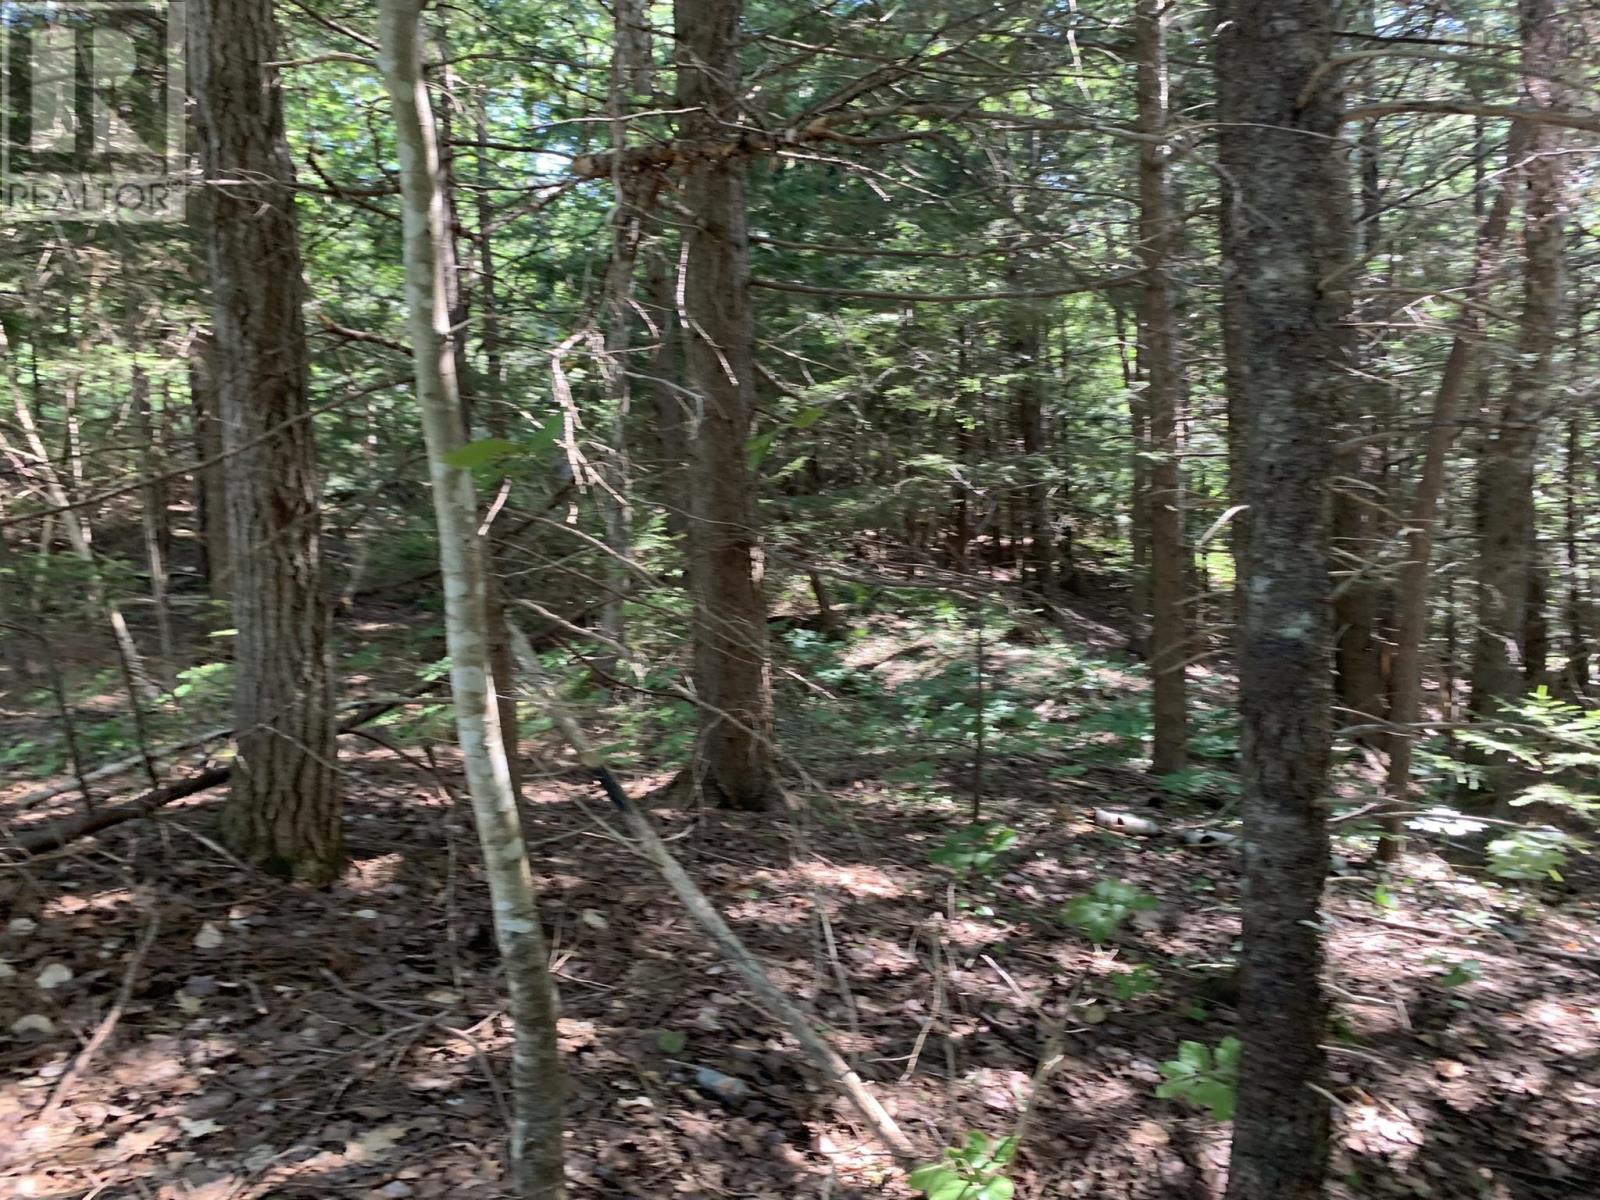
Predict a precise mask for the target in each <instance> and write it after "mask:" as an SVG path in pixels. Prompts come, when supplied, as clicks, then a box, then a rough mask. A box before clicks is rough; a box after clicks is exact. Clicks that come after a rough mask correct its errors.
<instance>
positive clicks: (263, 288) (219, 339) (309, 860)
mask: <svg viewBox="0 0 1600 1200" xmlns="http://www.w3.org/2000/svg"><path fill="white" fill-rule="evenodd" d="M191 8H192V11H191V14H190V23H189V29H190V34H191V37H192V39H193V40H192V44H191V48H190V71H191V79H192V85H193V90H194V98H195V113H196V124H197V128H198V134H199V138H198V140H199V146H200V161H201V167H202V170H203V172H204V177H205V183H206V196H207V203H208V210H209V211H208V213H207V219H206V221H205V228H206V234H207V241H208V250H209V255H210V268H211V292H212V310H213V327H214V337H215V346H214V359H213V361H214V364H215V376H214V380H215V386H216V389H217V407H218V411H219V413H220V414H221V422H222V445H223V449H224V450H225V451H226V452H227V453H228V455H229V458H228V460H227V464H228V465H227V479H228V485H227V514H228V550H229V568H228V591H229V593H230V595H231V596H232V598H233V623H234V626H235V628H236V629H237V630H238V633H237V635H236V636H235V639H234V672H235V674H234V727H235V728H236V729H237V730H238V734H237V739H238V758H237V761H236V763H235V768H234V773H233V779H232V784H231V789H230V793H229V797H228V802H227V804H226V806H225V808H224V810H223V815H222V826H223V836H224V839H225V840H226V842H227V844H228V846H229V848H230V849H232V850H233V851H234V853H236V854H238V855H239V856H240V857H241V858H243V859H245V860H246V861H248V862H252V863H256V864H258V865H260V866H262V867H264V868H266V869H267V870H270V871H273V872H277V873H282V874H284V875H288V876H292V877H294V878H299V879H308V880H317V881H322V880H328V879H332V878H334V877H335V876H337V875H338V874H339V872H340V870H341V869H342V867H343V864H344V843H343V836H342V832H341V829H340V820H339V774H338V765H337V762H336V759H335V755H336V753H337V751H336V747H335V741H334V732H333V729H334V724H333V687H332V678H331V674H330V670H329V662H328V615H329V614H328V604H327V601H326V599H325V597H324V596H323V593H322V563H321V552H320V545H319V536H320V526H321V515H320V508H319V504H320V497H319V494H318V484H317V460H316V442H315V437H314V431H313V426H312V422H311V421H310V420H308V419H305V418H306V414H307V410H308V408H309V404H308V399H307V394H306V388H307V372H308V367H307V356H306V339H305V326H304V323H303V316H302V311H301V308H302V303H303V299H304V288H305V285H304V282H303V280H302V278H301V273H300V247H299V235H298V228H297V224H296V217H295V201H294V169H293V166H292V165H291V163H290V161H289V148H288V142H287V140H286V138H285V134H284V124H283V100H282V94H281V91H280V88H279V82H278V78H277V73H276V70H275V68H274V67H273V66H272V65H271V64H272V63H273V62H274V61H276V59H277V57H278V54H277V37H276V31H275V29H274V27H273V19H272V4H271V0H203V2H202V3H199V4H196V5H193V6H191ZM272 429H278V430H279V432H278V433H277V434H276V435H275V436H273V437H271V438H270V439H267V440H260V439H262V438H263V436H264V435H265V434H266V432H267V431H268V430H272Z"/></svg>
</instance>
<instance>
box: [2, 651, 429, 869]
mask: <svg viewBox="0 0 1600 1200" xmlns="http://www.w3.org/2000/svg"><path fill="white" fill-rule="evenodd" d="M438 686H439V685H438V684H437V683H429V684H426V685H424V686H423V687H420V688H418V689H416V691H415V692H413V693H412V694H411V695H409V696H403V697H399V698H396V699H391V700H384V701H381V702H377V703H372V704H366V705H363V706H362V707H361V708H358V709H357V710H356V711H355V712H354V713H352V714H351V715H350V716H348V717H346V718H345V719H344V720H343V721H341V722H339V725H338V727H337V730H336V732H338V733H341V734H344V733H350V732H351V731H352V730H354V729H356V728H357V727H358V726H361V725H365V724H366V723H367V722H368V721H374V720H377V718H379V717H381V716H383V714H384V713H387V712H391V711H393V710H394V709H396V708H399V707H400V706H401V705H402V704H405V703H407V702H409V701H411V700H414V699H416V697H417V696H420V695H423V694H424V693H427V692H430V691H432V690H434V689H435V688H436V687H438ZM232 776H233V768H232V767H213V768H212V769H211V770H209V771H202V772H200V774H198V775H191V776H190V777H189V778H188V779H181V780H178V781H177V782H175V783H165V784H162V785H161V786H160V787H158V788H152V789H151V790H150V791H148V792H146V793H145V794H144V795H142V796H140V797H138V798H137V799H134V800H129V801H128V802H127V803H125V804H115V805H112V806H111V807H110V808H102V809H99V810H97V811H95V812H92V813H86V814H84V815H83V816H79V817H74V818H72V819H70V820H66V821H56V822H52V823H51V824H49V825H46V826H44V827H42V828H40V829H35V830H30V831H29V832H27V833H24V834H21V835H19V836H17V837H14V838H13V839H12V841H11V846H10V849H13V850H20V851H21V852H22V853H23V854H26V855H29V856H30V857H31V856H33V855H37V854H44V853H45V852H47V851H50V850H59V849H61V848H62V847H63V846H67V845H70V844H71V843H73V842H75V841H77V840H78V839H79V838H85V837H88V836H89V835H90V834H94V833H100V832H101V831H103V830H106V829H110V828H111V827H112V826H115V825H121V824H124V823H125V822H127V821H137V820H138V819H139V818H140V817H148V816H149V815H150V814H151V813H154V812H157V811H159V810H160V809H163V808H165V807H166V806H167V805H169V804H171V803H172V802H173V801H174V800H182V799H184V798H185V797H186V796H195V795H198V794H199V793H201V792H206V791H210V790H211V789H212V788H214V787H216V786H217V785H219V784H223V783H226V782H228V780H229V779H230V778H231V777H232Z"/></svg>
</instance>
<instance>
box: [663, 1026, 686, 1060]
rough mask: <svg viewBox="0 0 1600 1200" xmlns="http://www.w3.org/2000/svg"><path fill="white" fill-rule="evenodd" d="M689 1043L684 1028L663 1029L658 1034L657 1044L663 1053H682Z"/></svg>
mask: <svg viewBox="0 0 1600 1200" xmlns="http://www.w3.org/2000/svg"><path fill="white" fill-rule="evenodd" d="M688 1044H689V1038H688V1036H687V1035H686V1034H684V1033H683V1031H682V1030H678V1029H663V1030H662V1031H661V1032H660V1033H658V1034H656V1046H657V1047H658V1048H659V1049H660V1050H661V1052H662V1053H663V1054H682V1053H683V1048H684V1047H685V1046H687V1045H688Z"/></svg>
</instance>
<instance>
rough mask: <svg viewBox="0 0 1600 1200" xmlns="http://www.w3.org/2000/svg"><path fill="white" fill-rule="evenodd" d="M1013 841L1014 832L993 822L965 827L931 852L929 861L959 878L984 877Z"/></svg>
mask: <svg viewBox="0 0 1600 1200" xmlns="http://www.w3.org/2000/svg"><path fill="white" fill-rule="evenodd" d="M1016 842H1017V831H1016V830H1015V829H1012V828H1010V827H1009V826H1007V825H996V824H993V823H992V822H984V823H982V824H978V825H968V826H967V827H966V828H965V829H958V830H956V831H955V832H954V833H952V834H950V835H949V836H948V837H946V838H945V839H944V841H943V842H941V843H940V844H939V846H938V847H937V848H936V849H934V850H932V851H930V852H929V853H928V861H929V862H931V863H933V864H934V865H935V866H940V867H949V868H950V869H951V870H952V871H955V872H957V873H959V874H962V875H984V874H987V873H988V872H989V871H991V870H993V869H994V866H995V863H996V862H998V861H999V859H1000V856H1001V855H1002V854H1004V853H1005V852H1006V851H1007V850H1009V849H1011V847H1012V846H1014V845H1016Z"/></svg>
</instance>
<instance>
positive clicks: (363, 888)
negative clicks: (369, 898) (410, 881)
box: [343, 854, 405, 892]
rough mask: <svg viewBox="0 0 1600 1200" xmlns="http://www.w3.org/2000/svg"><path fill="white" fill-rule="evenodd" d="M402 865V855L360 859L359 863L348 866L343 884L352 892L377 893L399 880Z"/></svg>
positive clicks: (384, 855)
mask: <svg viewBox="0 0 1600 1200" xmlns="http://www.w3.org/2000/svg"><path fill="white" fill-rule="evenodd" d="M404 863H405V855H403V854H380V855H378V857H377V858H365V859H362V860H361V861H360V862H355V863H351V864H350V869H349V871H348V872H346V874H345V877H344V880H343V884H344V886H345V887H347V888H349V889H350V890H351V891H352V892H374V891H377V890H378V889H380V888H385V887H388V886H389V885H390V884H392V883H394V882H395V881H396V880H397V879H399V877H400V868H401V866H402V865H403V864H404Z"/></svg>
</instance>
